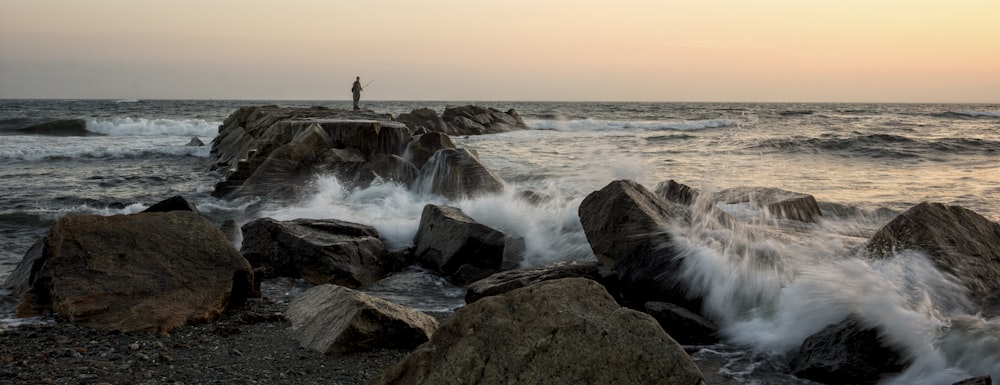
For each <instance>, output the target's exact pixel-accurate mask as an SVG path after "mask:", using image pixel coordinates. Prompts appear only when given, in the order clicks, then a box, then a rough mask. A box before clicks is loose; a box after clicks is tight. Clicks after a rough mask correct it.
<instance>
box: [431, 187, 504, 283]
mask: <svg viewBox="0 0 1000 385" xmlns="http://www.w3.org/2000/svg"><path fill="white" fill-rule="evenodd" d="M506 238H507V237H506V235H504V233H503V232H501V231H500V230H497V229H494V228H492V227H489V226H486V225H484V224H481V223H478V222H476V221H475V220H474V219H472V218H470V217H469V216H468V215H465V213H463V212H462V210H460V209H458V208H454V207H447V206H438V205H430V204H429V205H426V206H424V210H423V212H422V213H421V215H420V226H419V227H418V229H417V234H416V236H414V238H413V243H414V249H413V254H414V255H415V256H416V258H417V260H418V261H420V263H421V264H423V265H424V266H425V267H427V268H428V269H431V270H433V271H436V272H439V273H441V274H443V275H445V276H446V277H448V278H449V280H451V281H452V282H454V283H456V284H465V283H469V282H472V281H475V280H479V279H481V278H484V277H487V276H489V275H490V274H493V273H496V272H497V271H499V270H500V267H501V265H502V263H503V253H504V246H505V245H506V242H507V240H506Z"/></svg>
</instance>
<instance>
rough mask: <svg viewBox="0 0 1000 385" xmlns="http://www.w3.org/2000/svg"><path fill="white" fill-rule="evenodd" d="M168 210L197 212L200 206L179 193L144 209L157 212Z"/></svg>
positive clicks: (145, 211)
mask: <svg viewBox="0 0 1000 385" xmlns="http://www.w3.org/2000/svg"><path fill="white" fill-rule="evenodd" d="M167 211H190V212H194V213H197V212H198V207H196V206H195V205H194V203H191V202H190V201H188V200H187V199H184V197H182V196H180V195H177V196H173V197H170V198H167V199H164V200H162V201H160V202H157V203H154V204H153V205H152V206H149V208H147V209H145V210H143V211H142V212H144V213H156V212H167Z"/></svg>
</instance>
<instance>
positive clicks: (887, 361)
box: [789, 316, 905, 384]
mask: <svg viewBox="0 0 1000 385" xmlns="http://www.w3.org/2000/svg"><path fill="white" fill-rule="evenodd" d="M789 367H790V370H791V372H792V374H794V375H796V376H798V377H801V378H805V379H809V380H813V381H817V382H821V383H824V384H875V383H877V382H878V381H879V380H880V379H881V378H882V376H883V375H886V374H890V373H898V372H899V371H901V370H903V368H904V367H905V365H904V364H903V360H902V357H901V356H900V354H899V353H898V352H896V351H895V350H893V349H890V348H888V347H885V346H883V345H882V344H881V343H880V340H879V335H878V331H877V330H875V329H872V328H867V327H865V326H864V325H862V324H861V322H860V321H859V320H858V319H857V318H856V317H853V316H851V317H848V318H847V319H845V320H844V321H841V322H840V323H836V324H832V325H829V326H827V327H826V328H824V329H823V330H821V331H820V332H819V333H816V334H814V335H812V336H810V337H809V338H806V340H805V341H804V342H803V343H802V347H800V348H799V352H798V353H797V354H796V355H795V357H794V358H793V359H792V362H791V363H790V365H789Z"/></svg>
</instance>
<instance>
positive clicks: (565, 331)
mask: <svg viewBox="0 0 1000 385" xmlns="http://www.w3.org/2000/svg"><path fill="white" fill-rule="evenodd" d="M404 115H406V116H401V117H400V119H399V120H395V119H393V118H392V117H391V116H385V115H379V114H375V113H373V112H370V111H363V112H348V111H337V110H329V109H324V108H312V109H288V108H279V107H274V106H263V107H245V108H241V109H240V110H238V111H236V112H234V113H233V114H232V115H231V116H230V117H229V118H227V119H226V121H225V123H224V124H223V125H222V126H221V127H220V134H219V136H218V137H217V138H216V139H215V140H214V141H213V148H212V157H213V158H212V169H213V170H214V171H216V172H218V173H219V174H220V178H221V181H220V182H219V184H217V185H216V189H215V193H216V194H215V195H216V196H219V197H224V198H227V199H238V198H240V197H244V196H248V195H252V196H256V197H263V198H264V199H294V197H295V195H296V193H297V184H298V183H299V182H301V180H302V178H303V177H305V176H307V175H309V174H312V173H315V172H319V171H323V172H331V173H334V174H336V175H338V176H339V177H340V178H342V179H343V180H345V181H349V182H350V183H353V185H355V186H364V185H365V184H366V183H372V181H374V180H379V179H381V180H386V181H389V180H391V181H394V182H396V183H400V184H403V185H406V186H409V187H410V188H412V189H414V190H416V191H418V192H421V193H424V194H435V195H441V196H445V197H450V198H460V197H469V196H476V195H482V194H493V193H497V192H499V191H502V190H503V189H505V188H506V186H505V184H504V182H503V181H502V180H500V178H498V177H496V175H494V174H493V173H492V172H490V171H489V170H488V169H487V168H486V167H485V166H483V165H482V164H481V163H479V161H478V159H477V156H476V154H475V153H474V152H472V151H469V150H466V149H460V148H456V147H455V146H454V144H453V143H452V142H451V140H450V139H449V137H448V135H455V134H458V135H479V134H491V133H497V132H503V131H505V130H513V129H523V128H524V125H523V122H521V121H520V118H519V117H518V116H517V113H516V112H515V111H513V110H510V111H507V112H501V111H497V110H490V109H482V108H478V107H475V106H464V107H456V108H454V109H450V110H448V111H445V114H443V115H442V116H441V117H437V115H436V113H434V112H433V111H424V110H417V111H414V112H413V113H412V114H404ZM520 196H523V197H525V199H526V201H528V202H531V200H532V199H544V197H536V196H535V195H534V194H533V193H532V192H530V191H526V192H523V194H520ZM532 197H535V198H532ZM722 204H745V205H748V206H749V207H753V208H754V209H755V210H756V212H759V215H760V216H761V217H760V218H754V219H752V220H755V221H769V222H770V223H773V227H772V228H770V229H769V231H773V233H752V234H750V233H748V234H747V237H749V238H754V237H758V238H759V237H769V236H781V232H782V231H797V229H798V228H800V227H802V226H807V225H808V224H811V223H816V222H818V221H821V220H822V212H821V210H820V208H819V206H818V204H817V202H816V200H815V198H813V197H812V196H810V195H808V194H800V193H794V192H789V191H783V190H777V189H769V188H739V189H730V190H725V191H721V192H715V193H711V194H709V193H700V192H698V191H696V190H694V189H692V188H690V187H688V186H685V185H683V184H681V183H678V182H676V181H665V182H663V183H660V184H659V185H657V186H656V187H655V188H653V189H649V188H647V187H645V186H643V185H641V184H639V183H637V182H634V181H629V180H618V181H612V182H610V183H609V184H608V185H607V186H605V187H604V188H602V189H601V190H599V191H595V192H593V193H591V194H589V195H588V196H587V197H586V198H585V199H583V201H582V202H581V204H580V207H579V213H578V214H579V218H580V222H581V225H582V227H583V230H584V233H585V235H586V238H587V240H588V242H589V243H590V246H591V248H592V250H593V252H594V255H595V256H596V261H595V262H590V263H568V264H567V263H562V264H555V265H550V266H541V267H533V268H530V269H520V268H519V265H520V261H521V260H523V258H524V255H523V253H524V252H525V250H524V247H523V242H524V240H523V239H519V238H517V237H512V236H509V235H506V234H504V233H503V232H502V231H500V230H498V229H494V228H491V227H489V226H486V225H483V224H480V223H477V222H476V221H475V220H474V219H472V218H470V217H469V216H467V215H465V214H464V213H463V212H462V211H461V210H460V209H458V208H455V207H449V206H443V205H434V204H428V205H427V206H425V207H424V209H423V213H422V216H421V219H420V225H419V229H418V231H417V233H416V235H415V237H414V240H413V242H414V247H412V248H410V249H406V250H389V249H388V248H386V247H385V245H384V244H383V243H382V241H381V240H380V237H379V234H378V231H377V230H376V229H374V228H372V227H369V226H366V225H363V224H356V223H348V222H343V221H340V220H337V219H336V218H329V219H300V220H293V221H275V220H272V219H269V218H260V219H257V220H255V221H252V222H250V223H246V224H243V225H242V226H236V225H235V224H232V223H229V224H225V225H224V226H223V228H225V230H226V231H225V232H224V231H223V230H221V229H219V228H216V227H215V226H214V225H213V224H211V223H208V221H207V220H206V219H205V218H204V217H202V216H200V215H199V214H198V209H197V208H196V207H194V205H192V204H190V203H188V202H186V201H185V200H184V199H183V198H182V197H175V198H172V199H169V200H167V201H164V202H161V204H157V205H154V206H152V207H150V209H149V210H147V211H146V212H143V213H138V214H132V215H121V216H113V217H101V216H79V217H68V218H62V219H60V220H59V221H58V222H57V223H56V224H55V225H53V227H52V229H51V230H50V232H49V235H48V236H46V237H45V238H44V239H43V240H40V241H39V243H37V244H36V245H35V246H34V247H32V249H31V250H29V252H28V253H27V254H26V256H25V258H24V260H23V261H22V263H21V264H19V265H18V267H17V269H16V270H15V271H14V273H13V274H12V275H11V276H10V277H9V278H8V280H7V282H5V283H4V286H3V288H4V289H6V290H9V291H11V292H12V293H13V294H14V295H15V296H16V297H17V298H18V300H19V301H20V302H19V304H18V314H19V316H32V315H44V314H54V315H55V317H56V318H57V319H59V320H60V322H57V323H56V324H55V325H53V326H50V327H33V328H32V327H29V328H25V329H22V330H19V331H17V332H15V333H12V334H9V335H4V336H3V340H4V344H3V347H0V360H2V361H0V362H2V370H0V383H5V382H4V381H9V382H10V383H80V384H83V383H87V384H92V383H113V384H118V383H122V384H136V383H149V384H154V383H155V384H162V383H166V384H177V383H184V384H190V383H198V384H201V383H268V384H271V383H278V384H283V383H289V384H291V383H294V384H309V383H338V384H361V383H371V384H418V383H427V384H430V383H433V384H447V383H454V384H463V383H500V382H507V381H512V380H515V381H519V382H524V383H579V382H581V381H588V382H595V383H620V382H622V381H624V382H628V383H643V382H652V383H663V384H683V385H696V384H699V383H706V381H709V382H711V379H712V376H711V375H710V374H708V373H702V371H701V370H700V369H699V367H698V366H697V364H696V363H695V362H694V361H693V360H692V359H691V357H690V356H689V355H688V352H686V351H685V350H684V348H683V347H682V346H681V345H680V344H681V343H683V344H692V345H694V344H713V343H716V342H718V341H719V336H718V327H717V326H716V324H715V323H714V322H713V320H712V316H713V314H711V313H706V312H704V311H703V308H704V306H703V303H702V302H703V301H704V300H705V298H704V297H703V293H698V292H692V291H689V289H688V288H687V287H685V286H684V285H683V284H682V281H681V279H680V275H681V274H682V269H681V266H682V264H683V263H684V260H685V258H688V257H689V256H688V255H686V254H685V253H684V250H683V249H684V248H683V246H682V245H681V244H679V241H678V239H677V238H676V235H674V234H672V233H671V232H669V231H665V229H668V228H671V227H675V226H680V227H687V228H690V227H694V226H697V227H699V228H704V229H708V230H710V231H714V232H716V233H720V234H723V233H729V234H733V233H740V232H742V231H743V227H744V222H743V221H744V220H745V219H741V218H735V217H733V216H730V215H729V214H727V213H726V212H725V211H723V210H722V209H721V208H719V205H722ZM236 247H239V249H237V248H236ZM734 247H747V250H746V252H745V253H744V254H743V257H744V258H748V259H753V262H754V263H757V264H760V265H762V266H766V265H767V264H768V263H770V260H769V259H768V255H767V250H756V249H753V248H752V247H749V246H746V245H734ZM903 249H909V250H917V251H920V252H922V253H926V254H927V255H928V256H929V258H930V259H931V261H932V263H934V264H935V265H936V267H937V268H938V269H941V270H943V271H947V272H948V273H950V274H952V275H953V276H955V278H956V280H957V282H958V283H959V284H961V285H963V287H964V288H965V290H967V291H968V292H969V293H971V294H972V296H971V297H970V298H972V300H973V301H974V303H973V302H970V303H963V304H955V306H956V307H957V308H958V309H957V311H964V312H968V314H975V313H976V312H979V313H980V314H983V315H985V316H996V315H997V314H998V313H1000V311H998V309H1000V306H998V304H1000V283H998V282H1000V280H997V279H996V277H1000V224H997V223H994V222H991V221H989V220H987V219H985V218H983V217H981V216H979V215H978V214H976V213H974V212H971V211H969V210H966V209H963V208H961V207H955V206H945V205H941V204H935V203H923V204H920V205H917V206H915V207H913V208H912V209H910V210H908V211H907V212H905V213H903V214H901V215H899V216H898V217H897V218H896V219H894V220H893V221H891V222H890V223H888V224H886V225H885V226H884V227H883V228H882V229H881V230H880V231H878V232H877V233H876V234H875V236H874V237H873V238H872V239H871V240H870V241H869V242H868V244H867V245H865V246H863V247H860V248H859V250H858V252H859V253H860V254H861V255H863V256H864V257H865V258H870V259H873V260H877V259H880V258H888V257H889V256H891V255H894V253H895V252H897V251H899V250H903ZM411 265H419V266H422V267H423V268H426V269H429V270H431V271H433V272H434V273H435V274H439V275H440V276H441V277H444V278H445V279H447V280H448V281H450V282H451V283H453V284H455V285H458V286H462V287H467V288H468V294H467V295H466V300H467V305H466V306H465V307H463V308H461V309H459V310H457V311H456V312H455V313H453V314H451V313H449V314H444V313H442V314H432V315H431V317H429V316H428V315H427V314H424V313H422V312H419V311H416V310H414V309H409V308H406V307H403V306H400V305H397V304H393V303H389V302H386V301H383V300H380V299H377V298H373V297H371V296H368V295H365V294H363V293H361V292H359V291H357V290H355V289H359V288H363V287H365V286H367V285H371V284H374V283H377V282H378V281H379V280H381V279H384V278H386V277H388V276H390V275H392V274H393V273H395V272H398V271H400V270H401V269H403V268H404V267H406V266H411ZM768 268H774V269H780V266H769V267H768ZM272 279H298V280H301V281H303V282H306V283H307V286H308V290H307V291H306V292H305V293H303V294H302V295H301V296H299V297H296V298H295V299H294V300H293V299H291V298H278V297H280V295H278V296H276V295H273V294H268V293H267V289H268V287H269V284H268V283H266V281H267V280H272ZM845 347H850V348H845ZM907 365H908V362H906V358H905V357H904V356H903V355H902V354H901V353H900V351H899V347H897V346H892V345H891V344H888V343H886V342H885V341H884V339H883V338H881V337H880V332H879V331H878V330H876V329H874V328H872V327H870V326H867V324H866V323H865V322H864V320H863V319H861V320H859V319H857V318H856V317H855V316H854V315H852V316H850V317H848V318H847V319H844V320H842V321H840V322H835V323H834V324H831V325H830V326H829V327H827V328H826V329H823V330H822V331H820V332H819V333H816V334H814V335H812V336H809V338H807V339H806V340H805V342H804V343H803V344H802V346H801V348H800V349H799V351H797V352H796V353H795V354H794V356H793V357H790V361H789V369H788V370H789V371H790V372H791V373H793V374H795V375H796V376H799V377H801V378H805V379H809V380H813V381H819V382H822V383H829V384H839V383H875V382H877V381H878V380H879V379H880V378H882V377H883V376H886V375H892V374H895V373H898V372H899V371H901V370H903V369H904V368H905V367H906V366H907ZM983 381H986V383H988V381H989V378H988V377H984V378H983Z"/></svg>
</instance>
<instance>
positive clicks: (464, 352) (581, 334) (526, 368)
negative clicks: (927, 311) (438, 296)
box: [369, 278, 704, 385]
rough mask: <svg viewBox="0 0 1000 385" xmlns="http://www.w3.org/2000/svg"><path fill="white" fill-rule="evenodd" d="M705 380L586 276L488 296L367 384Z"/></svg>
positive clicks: (684, 383) (672, 345) (674, 347)
mask: <svg viewBox="0 0 1000 385" xmlns="http://www.w3.org/2000/svg"><path fill="white" fill-rule="evenodd" d="M505 383H518V384H668V385H669V384H677V385H698V384H703V383H704V377H703V375H702V373H701V370H699V369H698V367H697V366H696V365H695V363H694V361H692V360H691V358H690V357H689V356H688V355H687V353H685V352H684V349H682V348H681V346H680V345H678V344H677V342H675V341H674V340H673V339H671V338H670V336H668V335H667V334H666V333H664V332H663V329H661V328H660V327H659V325H657V324H656V321H655V320H653V318H652V317H650V316H649V315H647V314H643V313H640V312H637V311H634V310H630V309H626V308H623V307H620V306H619V305H618V304H617V303H615V300H614V299H612V298H611V296H610V295H609V294H608V292H607V291H606V290H604V288H603V287H602V286H601V285H600V284H598V283H596V282H594V281H591V280H589V279H581V278H566V279H560V280H554V281H547V282H542V283H539V284H536V285H531V286H527V287H524V288H520V289H516V290H513V291H511V292H508V293H506V294H502V295H497V296H492V297H487V298H483V299H481V300H479V301H476V302H475V303H473V304H471V305H469V306H466V307H464V308H462V309H459V310H458V311H456V312H455V314H454V315H453V316H452V317H451V318H449V319H448V320H446V321H444V322H443V323H442V324H441V326H440V327H439V328H438V330H437V332H435V333H434V336H432V337H431V340H430V341H429V342H427V343H426V344H423V345H421V346H420V347H419V348H417V350H416V351H414V352H412V353H410V354H409V355H407V356H406V357H405V358H403V360H402V361H401V362H399V363H398V364H397V365H396V366H394V367H392V368H390V369H389V370H387V371H385V372H383V373H382V375H381V376H380V377H377V378H375V379H373V380H372V381H371V382H370V383H369V384H371V385H382V384H397V385H404V384H435V385H448V384H505Z"/></svg>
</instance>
